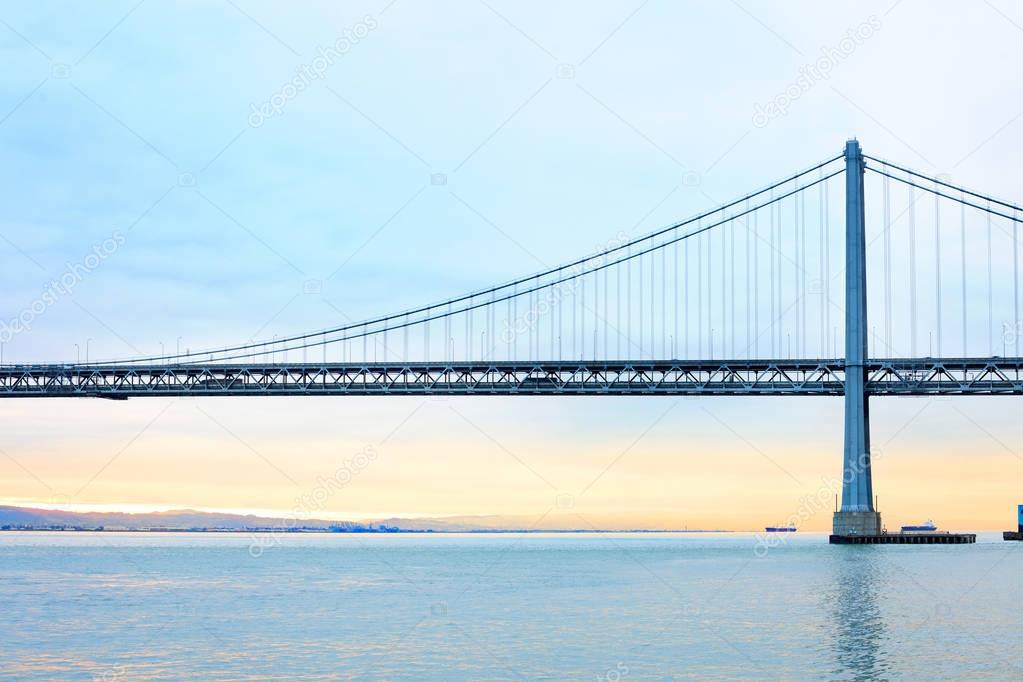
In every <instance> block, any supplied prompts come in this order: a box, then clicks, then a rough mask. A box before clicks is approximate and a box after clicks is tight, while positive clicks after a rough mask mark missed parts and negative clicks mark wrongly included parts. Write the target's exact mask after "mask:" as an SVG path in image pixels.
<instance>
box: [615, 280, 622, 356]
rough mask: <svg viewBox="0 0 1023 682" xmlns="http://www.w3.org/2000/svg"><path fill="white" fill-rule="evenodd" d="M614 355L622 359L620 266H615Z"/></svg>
mask: <svg viewBox="0 0 1023 682" xmlns="http://www.w3.org/2000/svg"><path fill="white" fill-rule="evenodd" d="M615 329H616V332H617V333H616V334H615V337H616V339H615V347H616V348H615V355H617V356H618V359H619V360H621V359H622V266H621V264H618V265H616V266H615Z"/></svg>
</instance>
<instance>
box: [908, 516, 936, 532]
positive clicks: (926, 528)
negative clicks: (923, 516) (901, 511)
mask: <svg viewBox="0 0 1023 682" xmlns="http://www.w3.org/2000/svg"><path fill="white" fill-rule="evenodd" d="M936 530H938V527H937V526H935V525H934V521H931V520H930V519H927V521H925V522H924V523H921V524H920V525H918V526H903V527H902V532H903V533H933V532H934V531H936Z"/></svg>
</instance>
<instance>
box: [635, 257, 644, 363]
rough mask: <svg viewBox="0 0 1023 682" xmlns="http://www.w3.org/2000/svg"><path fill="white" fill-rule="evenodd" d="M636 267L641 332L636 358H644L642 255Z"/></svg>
mask: <svg viewBox="0 0 1023 682" xmlns="http://www.w3.org/2000/svg"><path fill="white" fill-rule="evenodd" d="M636 266H637V267H638V268H639V272H638V277H636V308H637V310H638V312H637V314H636V322H637V324H636V327H637V329H638V331H639V336H638V338H639V353H638V354H637V356H636V357H638V358H640V359H642V358H643V256H642V255H640V256H639V258H637V259H636Z"/></svg>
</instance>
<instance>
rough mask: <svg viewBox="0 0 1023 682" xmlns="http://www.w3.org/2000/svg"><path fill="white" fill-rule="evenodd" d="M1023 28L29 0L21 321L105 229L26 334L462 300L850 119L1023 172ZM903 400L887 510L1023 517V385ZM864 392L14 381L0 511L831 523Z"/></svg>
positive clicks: (544, 7)
mask: <svg viewBox="0 0 1023 682" xmlns="http://www.w3.org/2000/svg"><path fill="white" fill-rule="evenodd" d="M850 32H852V35H853V36H854V37H856V36H859V37H858V38H857V39H855V40H851V39H850V38H849V36H850ZM1021 35H1023V11H1021V10H1020V8H1019V7H1017V6H1015V5H1013V4H1012V3H1009V2H1006V1H1005V0H992V1H991V2H976V3H961V2H951V1H948V2H924V1H923V0H887V1H885V2H855V3H853V2H835V3H828V5H827V7H826V8H822V6H821V5H820V3H812V2H786V3H768V2H755V1H753V0H738V1H734V2H679V3H669V2H664V1H662V0H649V1H646V2H644V1H642V0H638V1H637V0H633V1H630V2H607V3H599V4H598V5H595V4H594V3H583V2H562V3H541V2H518V3H511V2H497V1H496V0H486V1H483V0H479V1H475V0H464V1H461V2H455V1H453V0H452V1H448V2H436V3H430V4H429V5H426V4H425V3H415V2H411V0H395V1H393V2H392V1H391V0H379V1H376V2H346V3H326V2H305V3H290V4H289V5H288V6H287V7H285V6H283V5H280V4H277V3H268V2H245V1H243V0H232V1H228V2H212V3H207V2H203V3H199V2H181V3H174V4H170V3H162V2H155V1H154V0H148V1H146V0H143V1H142V2H138V1H137V0H133V1H131V2H108V3H103V4H100V5H89V6H84V5H83V6H77V5H72V6H69V5H67V4H65V3H48V2H39V3H31V4H15V3H4V4H2V5H0V60H2V63H3V69H2V71H0V150H2V153H3V157H4V159H5V161H6V163H4V164H3V166H2V168H0V180H2V181H0V200H2V205H3V206H4V209H3V210H2V211H0V257H2V259H3V260H2V262H3V265H4V267H3V268H2V270H0V283H2V286H0V322H2V323H3V324H7V323H8V321H10V320H12V319H15V318H17V317H18V316H19V315H20V314H21V313H22V312H23V311H25V310H26V309H30V308H31V306H32V304H33V303H34V302H35V301H37V300H40V299H41V298H42V296H43V294H44V292H46V291H47V290H48V287H50V282H52V281H53V280H55V279H59V278H60V277H61V276H62V275H64V274H65V273H67V272H69V271H72V272H73V271H75V270H74V268H75V267H76V266H79V268H80V265H81V264H82V263H85V262H86V258H87V257H88V256H89V254H97V253H98V254H100V256H97V258H95V259H92V262H94V263H95V267H90V268H87V269H86V270H85V271H82V270H81V269H79V270H78V272H79V273H83V272H84V274H81V276H80V277H78V278H77V279H76V282H75V284H74V286H73V288H72V290H71V291H69V292H67V293H61V294H59V295H57V296H55V297H53V300H52V302H48V303H47V304H46V305H44V306H43V307H42V309H41V310H40V311H39V312H38V314H33V316H32V321H31V325H30V328H28V329H25V330H22V331H20V332H19V333H17V334H15V335H13V336H12V337H11V338H10V339H9V340H8V341H7V342H6V343H5V344H4V348H3V353H4V357H3V361H4V362H45V361H61V362H69V361H74V360H75V359H77V358H81V359H83V360H84V359H85V357H86V356H88V357H90V358H93V359H95V358H102V357H124V356H131V355H141V354H152V353H159V352H162V351H164V350H166V351H168V352H169V351H171V350H172V349H176V348H181V349H182V350H184V349H186V348H203V347H209V346H215V345H218V344H227V343H232V342H236V341H239V340H248V339H252V338H256V339H267V338H271V337H272V336H274V335H285V334H294V333H300V332H303V331H307V330H312V329H320V328H323V327H326V326H330V325H336V324H343V323H344V322H346V321H350V320H358V319H363V318H366V317H369V316H372V315H376V314H380V313H385V312H390V311H394V310H401V309H405V308H408V307H411V306H415V305H419V304H422V303H428V302H433V301H437V300H442V299H445V298H447V297H451V296H455V295H458V294H461V293H464V292H467V291H470V290H474V289H477V288H482V287H485V286H488V285H490V284H493V283H495V282H497V281H504V280H507V279H511V278H513V277H516V276H519V275H525V274H529V273H532V272H534V271H536V270H538V269H540V268H542V267H545V266H549V265H553V264H556V263H561V262H567V261H570V260H572V259H574V258H576V257H578V256H580V255H582V254H585V253H589V252H592V251H594V250H595V249H597V248H598V247H599V246H600V245H602V244H606V243H608V242H609V240H613V239H615V238H616V237H617V236H618V235H622V234H624V235H628V236H635V235H638V234H643V233H645V232H647V231H650V230H653V229H655V228H657V227H658V226H661V225H664V224H668V223H671V222H673V221H675V220H677V219H679V218H682V217H685V216H688V215H692V214H694V213H696V212H698V211H701V210H704V209H707V208H708V207H711V206H714V205H717V204H719V203H721V202H723V201H725V200H727V199H729V198H732V197H736V196H740V195H743V194H745V193H746V192H747V191H749V190H751V189H754V188H758V187H761V186H763V185H765V184H766V183H768V182H770V181H772V180H774V179H777V178H779V177H782V176H785V175H786V174H788V173H791V172H793V171H796V170H799V169H802V168H804V167H807V166H809V165H812V164H813V163H815V162H817V161H819V160H822V159H825V158H828V157H831V156H834V155H836V154H838V153H839V152H840V151H841V149H842V146H843V145H844V143H845V140H846V139H847V138H849V137H853V136H855V137H857V138H858V139H859V140H860V141H861V143H862V144H863V146H864V149H865V151H866V152H867V153H870V154H872V155H874V156H877V157H880V158H890V159H893V160H897V161H901V162H902V163H905V164H907V165H909V166H911V167H913V168H916V169H918V170H920V171H922V172H925V173H928V174H933V175H939V174H940V175H943V176H947V177H949V178H950V179H952V180H953V181H954V182H957V183H962V184H964V185H966V186H969V187H974V188H980V189H982V190H984V191H985V192H987V193H990V194H992V195H994V196H999V197H1008V198H1010V199H1020V194H1021V192H1020V189H1019V182H1018V178H1019V174H1018V170H1017V163H1018V162H1017V159H1018V157H1019V154H1018V150H1019V149H1020V148H1021V146H1023V121H1021V120H1020V119H1021V118H1023V93H1021V92H1019V91H1018V89H1013V88H1007V87H1006V83H1007V80H1006V75H1007V74H1010V75H1011V74H1012V73H1013V72H1014V68H1015V66H1016V65H1017V64H1019V63H1020V61H1021V59H1023V41H1021V40H1020V38H1021ZM864 36H866V37H864ZM332 47H333V49H334V50H335V52H333V53H332V52H330V49H331V48H332ZM324 54H329V55H331V56H330V60H329V63H327V64H324V61H326V60H324V59H323V55H324ZM821 60H823V61H824V62H826V63H827V64H828V70H827V72H826V73H824V74H821V73H819V72H816V71H813V70H811V69H808V66H810V65H814V64H818V63H821ZM296 78H301V79H303V87H302V88H301V90H295V91H292V90H290V89H289V88H287V87H286V86H287V84H288V83H289V82H293V79H296ZM772 103H773V104H774V105H775V106H774V107H772V106H770V105H771V104H772ZM873 196H874V197H875V198H876V192H875V194H874V195H873ZM921 210H922V211H923V210H924V209H921ZM926 210H930V209H926ZM923 215H924V214H923V213H921V216H923ZM921 219H922V218H921ZM877 229H878V227H877V223H876V221H875V222H874V223H872V224H871V225H868V232H869V233H871V234H876V231H877ZM1001 232H1002V233H1004V229H1001ZM996 236H998V238H999V239H1002V240H1003V241H1002V242H998V243H997V244H996V247H995V250H996V260H997V261H998V263H997V265H998V266H999V268H1000V270H999V272H1000V274H1003V275H1004V274H1005V267H1006V266H1007V263H1008V261H1006V260H1005V258H1006V257H1005V253H1006V251H1005V249H1004V247H1003V244H1008V245H1009V247H1010V249H1009V252H1010V253H1011V246H1012V242H1011V241H1007V240H1008V237H1006V235H1005V234H1001V233H1000V234H998V235H996ZM871 248H872V251H871V255H870V257H871V258H874V259H876V258H877V257H878V251H877V249H876V248H875V247H874V246H872V247H871ZM946 248H948V247H946ZM971 248H972V247H971ZM977 259H981V260H982V254H981V253H980V252H979V251H977V250H976V249H975V248H974V249H973V250H972V251H970V258H969V260H970V263H971V265H972V264H974V262H975V261H976V260H977ZM872 262H873V261H872ZM971 273H972V270H971ZM922 276H925V277H926V276H931V275H928V274H927V273H926V272H925V273H923V275H922ZM896 277H903V274H902V270H901V269H900V266H898V265H896ZM975 277H976V278H978V279H975ZM981 277H983V275H982V274H978V275H976V276H974V275H972V274H971V276H970V281H969V284H970V287H969V290H970V292H971V294H970V295H971V301H972V297H973V296H977V295H979V294H978V293H977V292H979V291H981V288H980V285H981V284H982V282H981V280H980V279H979V278H981ZM900 290H901V288H900ZM876 295H877V292H876V290H872V296H875V297H876ZM872 300H873V299H872ZM949 305H952V303H949ZM954 314H955V315H957V314H958V313H954ZM953 316H954V315H953V313H950V314H949V315H948V316H947V317H946V321H945V323H946V324H951V323H950V322H949V319H948V318H950V317H953ZM875 319H876V318H875ZM1003 319H1004V318H999V320H1000V321H1001V320H1003ZM923 329H927V325H926V323H924V325H923V327H922V328H921V332H920V334H921V336H922V335H923V333H924V332H923V331H922V330H923ZM987 331H988V326H987V324H986V323H984V322H982V321H980V320H971V322H970V334H971V338H973V339H974V340H973V342H972V345H970V344H968V347H967V350H968V351H970V352H971V353H974V354H988V351H991V352H998V350H999V349H997V348H996V349H991V348H987V347H984V348H981V347H978V346H977V344H978V343H980V341H978V339H980V340H983V339H984V337H985V334H986V333H987ZM955 334H958V331H956V332H955ZM955 334H952V333H951V330H950V331H949V333H948V334H946V335H947V336H949V335H951V336H949V338H958V337H957V336H956V335H955ZM993 337H994V338H995V342H992V343H991V344H990V345H997V337H998V333H997V331H996V332H995V333H994V334H993ZM923 343H924V342H923V341H920V345H921V346H922V344H923ZM875 348H876V345H875ZM900 350H903V351H904V350H905V348H904V347H903V348H902V349H900ZM921 352H922V351H921ZM958 352H959V349H952V350H950V351H949V352H948V353H947V354H956V353H958ZM871 407H872V409H871V417H872V436H873V440H874V445H875V446H876V450H877V451H876V453H875V464H874V488H875V492H876V493H877V494H878V496H879V502H880V509H881V512H882V514H883V516H884V518H885V519H886V521H887V523H888V525H889V527H893V526H895V525H897V524H899V523H908V522H912V521H921V520H923V519H925V518H929V517H930V518H934V520H935V521H936V522H938V524H939V525H940V526H943V527H951V528H991V529H997V528H1002V527H1005V528H1009V527H1011V526H1012V524H1013V519H1014V518H1015V515H1014V510H1015V505H1016V504H1017V503H1020V502H1023V493H1021V490H1020V485H1019V482H1020V481H1021V474H1023V446H1021V445H1020V442H1021V440H1020V437H1021V436H1023V425H1021V424H1020V423H1019V421H1018V419H1015V418H1014V415H1015V414H1016V413H1018V409H1019V407H1020V399H1019V398H956V399H951V398H949V399H945V398H899V399H894V398H883V399H874V401H873V402H872V406H871ZM841 415H842V405H841V401H840V400H839V399H823V398H701V399H676V398H668V397H653V398H611V397H607V398H496V397H495V398H491V397H488V398H430V399H425V400H424V399H422V398H415V397H396V398H387V399H373V398H365V399H361V398H322V399H298V398H296V399H286V398H269V399H260V400H255V399H226V398H221V399H215V398H213V399H173V400H164V399H146V400H131V401H128V402H126V403H111V402H107V401H87V400H39V401H35V400H33V401H4V402H3V403H2V404H0V424H2V433H3V436H2V437H0V502H7V503H16V504H25V505H41V506H46V505H49V506H58V505H59V506H64V507H70V508H82V509H86V508H104V509H107V508H127V509H149V508H182V507H192V508H206V509H230V510H260V511H270V512H273V513H296V510H297V513H308V514H309V515H312V516H317V517H334V518H376V517H386V516H394V515H406V516H441V515H497V516H500V517H506V518H508V519H514V520H515V524H516V525H531V524H536V527H549V526H551V525H556V526H570V527H587V526H596V527H615V528H621V527H624V528H629V527H657V528H681V527H689V528H695V527H704V528H707V527H713V528H728V529H749V528H760V527H762V526H764V525H769V524H776V523H782V522H785V521H787V520H789V519H791V518H794V516H798V517H799V521H800V525H801V527H804V528H807V529H812V530H825V529H827V528H829V527H830V521H831V516H830V512H831V510H832V508H833V506H834V502H833V498H834V494H835V493H836V492H837V491H838V488H837V486H836V485H835V479H836V478H837V477H838V476H840V466H841V464H840V462H841V441H842V430H841V429H842V422H841ZM339 472H348V473H347V474H343V475H342V474H339ZM332 477H334V480H338V479H339V477H340V478H343V479H344V480H345V483H344V485H330V479H331V478H332ZM321 489H323V490H326V491H327V493H326V494H325V495H324V494H319V493H318V491H319V490H321ZM314 498H315V499H314ZM509 523H511V521H509Z"/></svg>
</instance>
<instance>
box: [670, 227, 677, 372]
mask: <svg viewBox="0 0 1023 682" xmlns="http://www.w3.org/2000/svg"><path fill="white" fill-rule="evenodd" d="M673 237H674V238H675V244H674V245H673V248H674V249H675V268H674V270H673V273H674V276H675V286H674V287H673V289H674V292H675V305H674V306H672V309H673V310H674V311H675V313H674V318H675V333H674V334H673V335H672V337H671V339H672V343H671V357H672V359H673V360H674V359H677V358H678V352H676V350H675V349H676V348H677V344H678V228H675V232H674V233H673Z"/></svg>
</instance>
